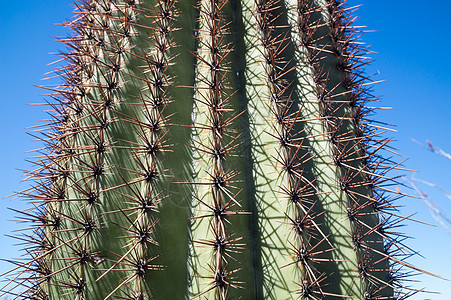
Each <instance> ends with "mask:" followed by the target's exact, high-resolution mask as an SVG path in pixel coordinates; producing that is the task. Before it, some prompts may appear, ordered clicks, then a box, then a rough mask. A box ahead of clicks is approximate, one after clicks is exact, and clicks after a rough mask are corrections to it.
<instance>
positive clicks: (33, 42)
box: [0, 0, 451, 300]
mask: <svg viewBox="0 0 451 300" xmlns="http://www.w3.org/2000/svg"><path fill="white" fill-rule="evenodd" d="M362 2H364V5H363V6H362V7H361V8H360V9H359V11H358V15H359V16H360V19H359V21H358V22H357V24H359V25H366V26H368V29H370V30H375V32H372V33H369V34H367V35H366V36H365V42H366V43H367V44H370V45H371V46H372V47H371V49H372V50H373V51H376V52H378V53H377V54H374V55H373V57H374V59H375V62H374V63H373V64H372V65H371V66H370V67H369V68H368V73H378V75H377V77H376V79H379V80H385V82H384V83H381V84H378V85H377V86H375V94H376V95H379V96H381V97H382V101H381V103H380V106H390V107H394V109H392V110H390V111H381V113H379V114H378V115H377V116H375V118H376V119H378V120H382V121H386V122H388V123H392V124H394V125H395V127H394V128H395V129H396V130H398V132H397V133H388V134H387V136H389V137H393V139H395V142H393V143H392V146H394V147H395V148H397V149H398V152H399V153H401V154H403V155H404V156H406V157H407V158H409V159H408V161H407V162H405V164H404V166H405V167H407V168H410V169H415V170H417V171H418V172H417V173H416V175H415V176H416V177H417V178H421V179H424V180H427V181H430V182H433V183H436V184H438V185H440V186H442V187H443V188H447V189H448V190H449V191H450V192H451V176H450V174H451V172H450V171H449V170H451V160H447V159H445V158H442V157H439V156H437V155H435V154H433V153H430V152H428V151H427V150H425V149H423V148H421V147H420V146H418V145H417V144H415V143H413V142H412V141H411V139H412V138H414V139H416V140H419V141H422V142H424V141H425V140H426V139H429V140H431V141H432V142H433V143H434V145H436V146H439V147H441V148H443V149H444V150H448V151H449V152H451V139H450V138H449V137H450V134H449V132H448V131H449V130H451V118H450V116H449V115H450V111H451V93H450V92H449V91H450V90H451V75H450V74H451V73H450V70H451V60H450V59H449V49H451V33H450V31H449V20H450V17H449V13H450V11H451V1H449V0H437V1H434V3H433V4H428V3H426V2H425V1H424V0H366V1H363V0H349V4H350V5H357V4H361V3H362ZM71 14H72V7H71V6H70V1H65V0H46V1H37V0H29V1H6V2H4V3H2V9H1V10H0V41H1V42H0V98H1V103H2V108H3V109H2V111H3V114H2V117H1V118H0V157H3V159H2V163H1V164H0V170H1V172H0V182H1V185H0V197H1V202H0V215H1V218H0V247H1V250H0V252H1V253H2V254H1V256H2V257H7V258H11V257H18V255H19V252H18V250H19V248H20V247H13V246H12V244H14V243H15V241H14V240H13V239H11V238H6V237H4V235H5V234H10V233H11V231H12V230H14V229H18V228H20V226H19V225H18V224H15V223H14V222H11V221H9V220H11V219H13V217H14V213H12V212H11V211H9V210H7V209H6V207H13V208H16V209H24V208H25V207H27V206H26V205H25V204H24V203H21V202H20V201H18V200H13V199H11V198H8V199H3V198H4V197H6V196H8V195H9V194H11V193H13V192H15V191H19V190H23V189H25V188H26V187H27V186H28V185H27V184H24V183H19V181H20V178H21V176H22V172H21V171H20V170H19V169H27V168H29V167H30V165H29V164H27V163H26V162H25V159H26V157H28V156H29V154H27V153H25V152H26V151H29V150H31V149H34V148H37V147H39V143H37V142H33V141H32V139H33V138H32V137H31V136H29V135H27V134H26V133H25V132H26V130H25V128H26V127H29V126H33V125H37V124H40V122H39V120H41V119H44V118H46V115H45V113H43V112H42V108H43V107H39V106H30V105H27V104H30V103H42V102H43V100H44V99H45V97H44V96H43V95H42V94H43V93H44V91H43V90H41V89H39V88H36V87H34V85H39V84H42V81H41V80H40V79H42V78H44V77H45V75H44V73H46V72H49V71H51V70H52V67H51V66H47V64H49V63H50V62H52V61H54V60H55V59H56V57H55V56H52V55H49V54H48V53H50V52H57V51H58V50H63V48H64V47H63V45H61V44H59V43H57V42H55V40H54V38H52V37H53V36H61V35H64V32H65V29H64V28H62V27H61V26H55V25H54V24H55V23H61V22H63V21H65V20H67V19H68V18H70V16H71ZM47 83H48V82H47ZM407 176H408V177H409V176H411V174H407ZM422 188H424V190H425V191H427V192H428V193H430V195H431V197H432V198H433V199H434V200H435V201H436V203H437V204H438V205H439V206H440V208H441V209H442V211H443V212H445V213H448V214H449V215H451V200H449V199H446V198H445V196H444V195H443V194H441V193H439V192H436V191H434V190H431V189H427V188H426V187H425V186H422ZM399 203H400V204H401V205H404V207H403V208H401V212H402V214H403V215H408V214H412V213H417V214H416V218H417V219H420V220H422V221H425V222H429V223H431V224H435V225H436V227H429V226H424V225H418V224H415V223H409V222H407V223H406V226H405V227H403V228H401V230H402V231H404V232H405V233H407V234H408V235H410V236H413V237H414V239H411V240H410V241H408V242H407V243H408V245H410V246H411V247H412V248H414V249H416V250H418V251H419V252H420V253H421V255H423V256H424V257H425V258H421V257H416V258H412V259H411V260H410V262H412V263H413V264H415V265H417V266H418V267H421V268H424V269H427V270H428V271H431V272H433V273H436V274H438V275H441V276H443V277H446V278H449V279H451V259H450V258H449V253H450V249H451V234H449V233H448V232H447V231H446V230H445V229H443V228H442V227H441V226H440V225H439V224H438V223H437V221H436V220H434V218H433V217H432V216H431V214H430V212H429V211H428V209H427V207H426V205H425V204H424V203H423V202H422V201H421V200H418V199H404V200H401V201H400V202H399ZM8 268H9V266H8V265H6V264H5V263H3V262H0V273H1V272H3V271H4V270H6V269H8ZM417 279H418V280H420V281H421V282H419V283H414V286H415V287H417V288H422V287H426V288H427V289H428V290H434V291H437V292H441V293H442V294H441V295H434V294H420V295H416V296H414V297H413V298H412V299H415V300H417V299H433V300H448V299H451V281H443V280H438V279H435V278H433V277H430V276H423V275H421V276H418V277H417Z"/></svg>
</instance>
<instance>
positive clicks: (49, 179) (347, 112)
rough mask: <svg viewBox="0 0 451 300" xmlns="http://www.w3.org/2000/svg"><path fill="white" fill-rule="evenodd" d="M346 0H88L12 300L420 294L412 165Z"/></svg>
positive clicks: (55, 92)
mask: <svg viewBox="0 0 451 300" xmlns="http://www.w3.org/2000/svg"><path fill="white" fill-rule="evenodd" d="M343 2H344V1H339V0H199V1H194V0H183V1H182V0H180V1H176V0H141V1H138V0H81V1H78V2H77V4H76V16H75V18H74V20H73V21H71V22H69V23H68V26H69V27H71V29H72V35H71V36H69V37H67V38H63V39H61V40H62V41H63V42H64V43H65V44H67V46H68V51H67V52H66V53H62V54H61V56H62V58H63V59H64V61H66V64H65V65H63V66H62V67H60V68H59V69H57V70H56V73H57V74H58V75H59V76H60V78H61V79H62V83H61V85H59V86H57V87H45V88H47V89H48V90H49V91H50V95H51V97H52V98H53V100H54V101H53V102H52V103H50V104H49V105H50V108H51V114H52V118H51V120H50V121H49V122H48V124H46V126H44V127H43V128H40V129H39V131H40V135H39V138H40V139H41V140H42V141H43V142H44V143H45V148H44V149H41V151H40V152H41V153H42V154H41V155H40V156H39V157H38V158H37V159H36V162H35V164H36V166H37V168H36V169H35V170H33V171H30V172H29V173H28V179H29V180H32V181H33V182H34V186H33V187H32V188H30V189H29V190H26V191H24V192H22V196H23V197H24V198H28V199H29V200H30V201H31V202H32V203H33V205H34V207H33V210H30V211H25V212H21V213H22V217H21V218H22V219H23V220H24V221H27V222H30V224H32V225H30V226H29V228H28V230H29V231H32V233H30V232H28V231H27V232H26V233H24V234H23V235H21V236H19V238H20V239H22V240H24V241H25V242H26V243H27V246H26V249H27V253H28V259H27V260H25V261H18V262H16V264H17V267H16V268H15V269H14V270H13V271H11V274H12V273H17V275H15V276H13V279H12V280H11V281H10V282H9V283H8V284H7V285H6V286H5V287H4V288H3V292H4V294H5V293H11V294H14V295H16V296H17V297H19V298H20V297H23V298H26V299H107V298H109V299H151V298H152V299H185V298H199V299H297V298H303V299H323V298H326V299H333V298H339V299H341V298H350V299H401V298H403V297H405V296H406V295H408V294H409V290H406V289H404V287H403V285H402V282H401V280H402V279H403V278H404V275H405V273H404V271H402V270H401V269H400V268H399V267H401V266H408V265H407V264H406V263H405V262H403V260H402V259H403V256H404V255H409V254H410V253H409V251H408V249H407V248H406V247H404V246H403V245H402V244H401V241H400V238H399V237H398V236H397V234H396V233H394V232H392V230H390V228H391V227H393V226H397V224H398V222H399V221H400V220H402V219H403V218H401V217H399V216H397V215H396V213H395V212H394V210H393V209H394V206H393V204H392V201H393V200H394V199H396V198H397V197H398V196H399V194H398V193H397V192H396V191H393V190H392V188H391V187H390V186H391V185H393V183H394V182H395V181H394V180H393V179H392V178H391V177H390V175H389V174H387V172H388V171H390V170H392V169H395V168H397V166H398V165H397V164H396V163H395V162H393V161H392V160H391V158H384V157H383V155H382V154H383V152H386V153H387V154H388V155H389V156H392V154H393V151H392V150H390V148H388V147H387V142H388V140H386V139H385V138H384V137H381V133H383V132H384V131H385V130H386V129H385V128H384V126H383V125H381V124H380V123H377V122H372V121H371V120H370V119H369V115H370V114H371V113H372V112H373V111H374V107H369V106H366V104H367V103H369V102H372V101H374V100H376V99H375V97H373V96H372V95H371V91H370V90H369V85H370V84H371V83H372V82H371V80H370V78H369V77H368V76H367V75H366V74H365V73H364V72H363V70H362V67H363V66H365V65H366V64H367V62H368V57H367V54H368V51H367V49H366V47H365V46H363V44H362V43H361V41H360V37H361V32H360V31H359V29H357V28H355V27H353V26H352V22H353V20H354V17H353V16H352V12H353V9H351V8H346V7H345V5H344V3H343ZM381 153H382V154H381ZM401 239H402V236H401ZM409 267H411V266H409ZM412 268H414V267H412ZM414 269H416V268H414ZM16 291H17V292H16Z"/></svg>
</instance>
